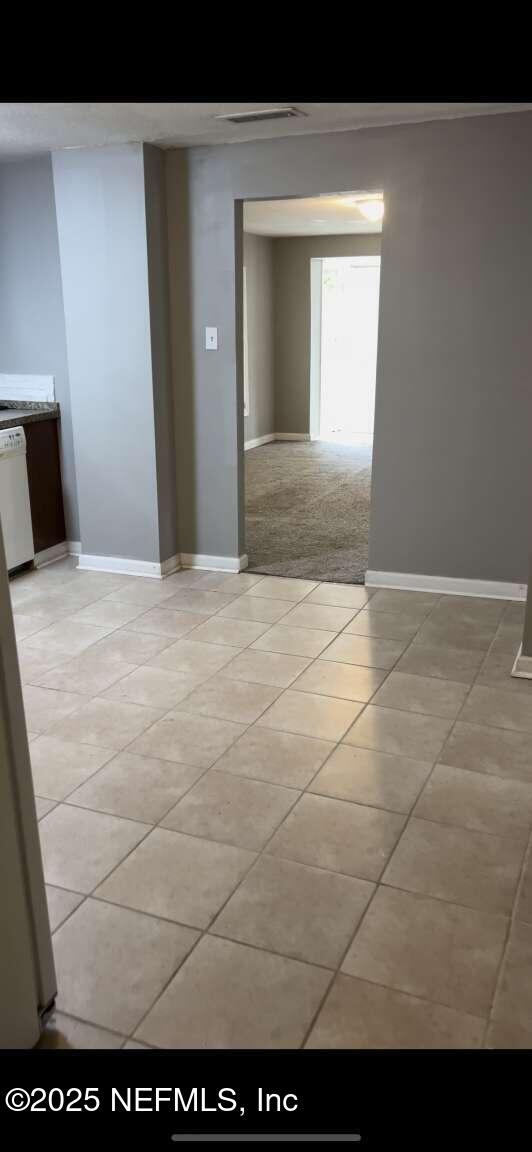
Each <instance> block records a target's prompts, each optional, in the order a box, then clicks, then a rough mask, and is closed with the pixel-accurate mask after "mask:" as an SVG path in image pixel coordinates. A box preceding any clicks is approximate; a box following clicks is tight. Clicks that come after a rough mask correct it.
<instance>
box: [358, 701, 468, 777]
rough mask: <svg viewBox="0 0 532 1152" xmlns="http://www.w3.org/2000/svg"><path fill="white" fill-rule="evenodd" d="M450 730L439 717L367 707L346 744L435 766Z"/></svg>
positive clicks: (449, 723) (448, 724)
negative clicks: (428, 762) (409, 757)
mask: <svg viewBox="0 0 532 1152" xmlns="http://www.w3.org/2000/svg"><path fill="white" fill-rule="evenodd" d="M450 727H451V721H449V720H443V719H442V718H441V717H439V716H421V715H419V714H415V713H413V712H401V711H400V710H399V709H398V708H378V707H376V706H375V705H373V704H368V705H367V707H366V708H365V710H364V712H363V713H362V715H361V716H360V717H359V719H358V720H355V723H354V724H353V727H352V728H350V729H349V732H348V733H347V735H346V736H345V743H346V744H355V745H357V747H360V748H374V749H375V750H376V751H377V752H390V753H391V754H392V755H393V756H411V757H412V758H413V759H414V760H427V761H432V763H434V761H435V760H436V759H437V758H438V756H439V754H440V752H441V749H442V747H443V743H444V740H445V737H446V736H447V733H448V732H449V729H450Z"/></svg>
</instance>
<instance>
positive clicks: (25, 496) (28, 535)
mask: <svg viewBox="0 0 532 1152" xmlns="http://www.w3.org/2000/svg"><path fill="white" fill-rule="evenodd" d="M0 522H1V524H2V533H3V537H4V547H5V551H6V561H7V568H8V572H11V571H12V570H13V569H14V568H18V567H19V566H20V565H21V564H27V563H28V561H29V560H33V557H34V554H35V553H34V548H33V529H32V524H31V509H30V493H29V488H28V470H27V467H26V437H25V435H24V429H23V428H2V429H0Z"/></svg>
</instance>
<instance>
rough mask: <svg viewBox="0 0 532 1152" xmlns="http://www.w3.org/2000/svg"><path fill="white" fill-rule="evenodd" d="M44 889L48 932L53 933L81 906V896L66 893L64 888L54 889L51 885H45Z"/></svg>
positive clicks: (74, 893)
mask: <svg viewBox="0 0 532 1152" xmlns="http://www.w3.org/2000/svg"><path fill="white" fill-rule="evenodd" d="M45 888H46V901H47V904H48V918H49V920H50V931H51V932H55V930H56V928H59V925H60V924H62V923H63V920H66V918H67V916H70V913H71V912H73V911H74V908H77V907H78V906H79V905H80V904H81V901H82V900H83V896H80V894H79V892H68V891H67V890H66V888H54V887H53V885H52V884H46V885H45Z"/></svg>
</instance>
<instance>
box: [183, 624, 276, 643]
mask: <svg viewBox="0 0 532 1152" xmlns="http://www.w3.org/2000/svg"><path fill="white" fill-rule="evenodd" d="M267 630H268V625H267V624H261V623H259V621H258V620H227V619H225V620H224V619H223V618H222V617H221V616H212V617H211V619H210V620H206V621H205V623H204V624H200V626H199V628H196V630H195V632H194V639H195V640H198V641H200V642H202V643H204V644H216V645H219V644H226V645H228V646H229V647H231V648H247V646H248V644H251V643H252V642H253V640H257V639H258V637H259V636H262V634H263V632H267Z"/></svg>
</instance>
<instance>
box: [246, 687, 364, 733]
mask: <svg viewBox="0 0 532 1152" xmlns="http://www.w3.org/2000/svg"><path fill="white" fill-rule="evenodd" d="M363 707H364V705H363V704H362V703H360V702H358V701H355V700H338V699H336V697H334V696H320V695H315V694H314V693H312V692H294V691H293V690H291V689H287V690H286V691H285V692H283V694H282V695H281V696H279V698H278V699H277V700H276V701H275V703H274V704H272V706H271V708H269V709H268V711H267V712H265V713H264V715H263V716H261V718H260V720H259V721H258V724H259V726H260V727H265V728H276V729H277V730H280V731H282V732H294V733H296V734H299V735H300V736H315V737H317V738H318V739H320V740H340V739H341V738H342V736H343V735H344V733H345V732H347V729H348V728H349V725H350V724H352V723H353V720H354V719H355V717H356V716H358V714H359V712H360V711H361V709H362V708H363Z"/></svg>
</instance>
